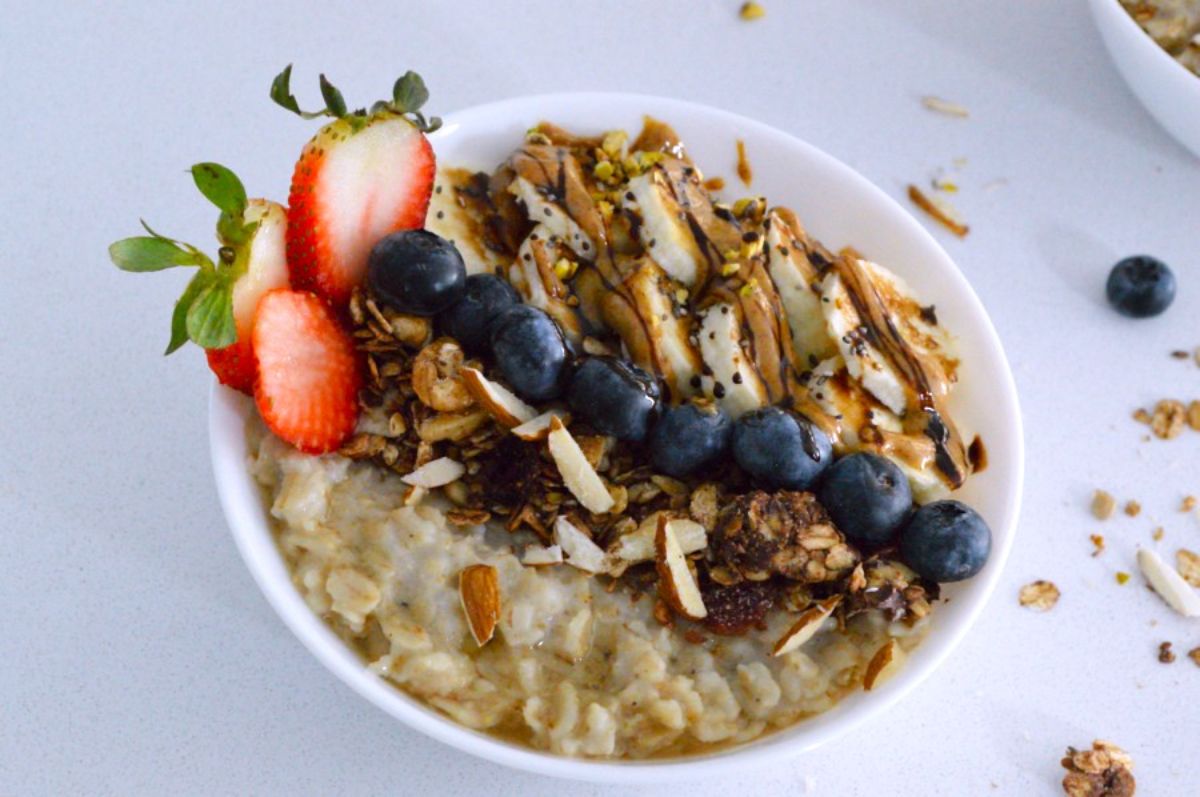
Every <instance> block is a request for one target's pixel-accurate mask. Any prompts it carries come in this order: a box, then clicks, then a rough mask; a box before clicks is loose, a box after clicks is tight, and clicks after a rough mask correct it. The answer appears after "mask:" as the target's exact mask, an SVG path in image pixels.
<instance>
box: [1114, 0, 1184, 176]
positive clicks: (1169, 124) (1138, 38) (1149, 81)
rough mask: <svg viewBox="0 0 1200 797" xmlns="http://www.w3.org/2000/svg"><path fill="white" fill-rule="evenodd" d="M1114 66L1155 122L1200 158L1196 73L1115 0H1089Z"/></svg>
mask: <svg viewBox="0 0 1200 797" xmlns="http://www.w3.org/2000/svg"><path fill="white" fill-rule="evenodd" d="M1091 6H1092V18H1093V19H1094V20H1095V21H1096V27H1097V28H1098V29H1099V30H1100V37H1101V38H1102V39H1104V46H1105V47H1107V48H1108V53H1109V55H1111V56H1112V60H1113V63H1115V64H1116V65H1117V71H1118V72H1120V73H1121V77H1123V78H1125V82H1126V83H1127V84H1129V88H1130V90H1131V91H1132V92H1133V93H1134V95H1135V96H1136V97H1137V98H1138V100H1139V101H1140V102H1141V103H1142V106H1143V107H1144V108H1145V109H1146V110H1147V111H1149V112H1150V115H1151V116H1153V117H1154V118H1155V119H1156V120H1157V121H1158V123H1159V124H1160V125H1162V126H1163V129H1165V130H1166V131H1167V132H1168V133H1170V134H1171V135H1172V136H1174V137H1175V139H1176V140H1177V141H1178V142H1179V143H1180V144H1183V145H1184V146H1185V147H1187V148H1188V149H1190V150H1191V151H1192V154H1194V155H1195V156H1196V157H1198V158H1200V76H1197V75H1195V74H1193V73H1192V72H1190V71H1189V70H1188V69H1187V68H1186V67H1184V66H1183V65H1182V64H1180V63H1179V62H1178V61H1176V60H1175V59H1174V58H1172V57H1171V55H1170V53H1168V52H1167V51H1166V50H1164V49H1163V48H1162V47H1159V46H1158V42H1156V41H1154V39H1152V38H1150V35H1149V34H1148V33H1146V31H1144V30H1142V28H1141V26H1140V25H1138V24H1137V22H1135V21H1134V19H1133V17H1131V16H1130V15H1129V12H1127V11H1126V10H1125V9H1124V7H1122V6H1121V4H1120V3H1119V2H1117V0H1091Z"/></svg>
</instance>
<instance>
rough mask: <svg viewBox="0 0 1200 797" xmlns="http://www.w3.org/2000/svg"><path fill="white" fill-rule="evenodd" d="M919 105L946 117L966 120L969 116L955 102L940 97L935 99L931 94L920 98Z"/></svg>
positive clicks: (965, 110)
mask: <svg viewBox="0 0 1200 797" xmlns="http://www.w3.org/2000/svg"><path fill="white" fill-rule="evenodd" d="M921 104H922V105H924V106H925V107H926V108H928V109H929V110H931V111H934V112H935V113H940V114H944V115H946V116H955V117H958V118H959V119H966V118H968V117H970V115H971V114H970V112H969V111H968V110H967V109H966V108H965V107H963V106H962V105H959V104H958V103H957V102H951V101H950V100H944V99H942V98H941V97H935V96H933V95H932V94H927V95H925V96H924V97H922V98H921Z"/></svg>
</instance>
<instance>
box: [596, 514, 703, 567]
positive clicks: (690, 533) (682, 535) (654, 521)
mask: <svg viewBox="0 0 1200 797" xmlns="http://www.w3.org/2000/svg"><path fill="white" fill-rule="evenodd" d="M661 515H662V512H654V513H652V514H651V515H650V516H649V517H647V518H646V519H645V520H643V521H642V522H641V524H640V525H639V526H638V527H637V529H636V530H635V531H631V532H630V533H628V534H625V535H623V536H621V537H619V538H618V539H617V541H616V543H615V544H613V545H611V546H610V549H611V550H612V552H613V555H614V556H616V557H617V558H618V559H623V560H625V561H626V562H629V563H631V564H633V563H636V562H649V561H650V560H651V559H653V558H654V556H655V554H654V540H655V537H656V536H657V535H658V519H659V517H660V516H661ZM672 527H673V529H674V531H675V536H676V539H678V540H679V547H680V548H681V549H683V552H684V553H685V554H689V553H695V552H696V551H700V550H703V549H704V548H705V546H707V545H708V533H707V532H706V531H705V530H704V526H702V525H700V524H699V523H697V522H696V521H694V520H688V519H686V518H675V519H674V522H673V524H672Z"/></svg>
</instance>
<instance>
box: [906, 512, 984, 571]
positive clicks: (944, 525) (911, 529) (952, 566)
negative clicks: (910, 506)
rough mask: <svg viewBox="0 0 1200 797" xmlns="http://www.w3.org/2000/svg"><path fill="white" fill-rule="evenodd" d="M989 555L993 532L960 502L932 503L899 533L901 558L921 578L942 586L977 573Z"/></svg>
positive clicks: (916, 514) (913, 517)
mask: <svg viewBox="0 0 1200 797" xmlns="http://www.w3.org/2000/svg"><path fill="white" fill-rule="evenodd" d="M991 552H992V531H991V529H989V528H988V525H987V523H986V522H985V521H984V519H983V518H982V517H980V516H979V513H978V512H976V511H975V510H974V509H972V508H971V507H969V506H967V505H966V504H963V503H961V502H959V501H934V502H933V503H932V504H926V505H925V506H923V507H920V508H919V509H917V511H916V512H914V513H913V516H912V519H911V520H909V521H908V525H907V526H905V527H904V530H903V531H901V532H900V556H901V558H902V559H903V560H904V561H905V563H906V564H907V565H908V566H909V567H911V568H912V569H913V570H915V571H916V572H917V574H918V575H920V576H921V577H922V578H927V579H929V580H930V581H936V582H938V583H945V582H948V581H962V580H964V579H968V578H970V577H971V576H973V575H975V574H976V573H978V572H979V571H980V570H982V569H983V566H984V565H985V564H987V560H988V555H989V554H990V553H991Z"/></svg>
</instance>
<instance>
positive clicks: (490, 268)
mask: <svg viewBox="0 0 1200 797" xmlns="http://www.w3.org/2000/svg"><path fill="white" fill-rule="evenodd" d="M470 177H471V174H470V172H468V171H467V170H465V169H439V170H438V173H437V179H436V180H435V181H434V189H433V193H432V194H431V195H430V197H429V211H428V212H427V213H426V216H425V229H427V230H429V231H430V232H432V233H435V234H437V235H440V236H442V237H443V238H445V239H446V240H448V241H452V242H453V243H454V245H455V246H456V247H457V248H458V251H459V254H461V255H462V258H463V263H464V264H465V265H466V267H467V273H468V274H494V273H495V272H496V268H497V267H498V266H502V265H503V260H502V259H501V257H500V255H499V254H498V253H496V252H494V251H492V250H491V249H489V248H488V246H487V245H486V244H485V243H484V240H483V236H481V235H479V234H478V232H477V230H478V224H479V221H480V220H479V219H476V218H474V217H473V215H472V213H471V211H470V209H469V208H467V207H466V206H465V205H464V204H463V203H460V202H459V199H458V192H457V190H456V189H457V188H458V187H459V186H461V185H463V183H464V181H465V180H469V179H470Z"/></svg>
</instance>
